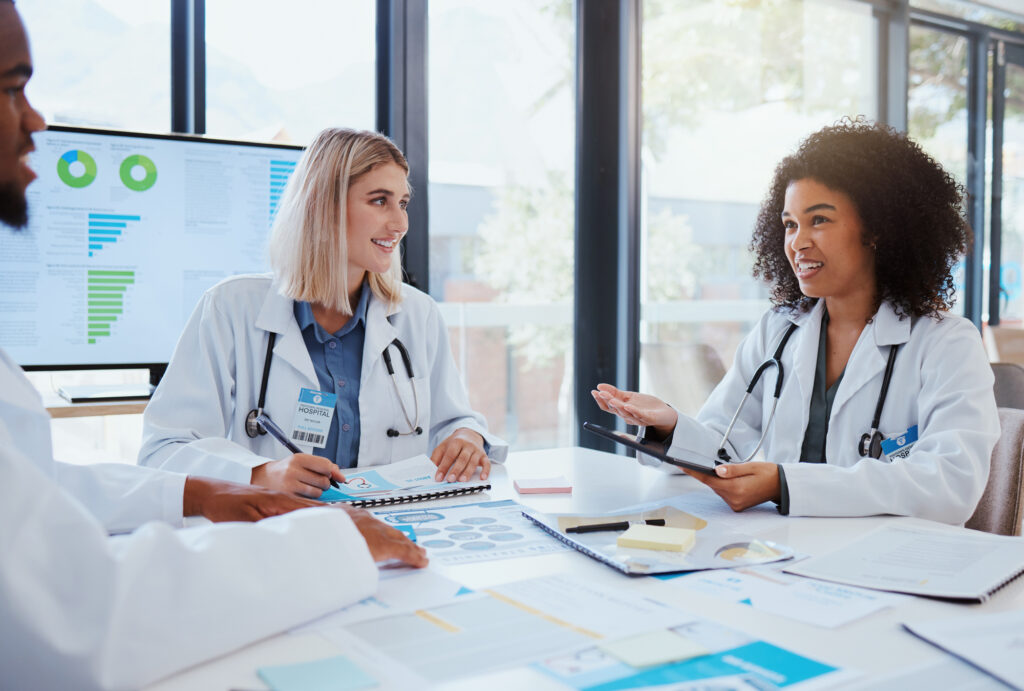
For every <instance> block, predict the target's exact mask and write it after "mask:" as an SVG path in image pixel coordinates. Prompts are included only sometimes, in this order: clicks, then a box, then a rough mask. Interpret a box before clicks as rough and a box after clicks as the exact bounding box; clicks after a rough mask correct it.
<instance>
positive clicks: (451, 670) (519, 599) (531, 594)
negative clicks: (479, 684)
mask: <svg viewBox="0 0 1024 691" xmlns="http://www.w3.org/2000/svg"><path fill="white" fill-rule="evenodd" d="M688 617H689V615H687V614H686V613H685V612H681V611H680V610H678V609H673V608H671V607H669V606H668V605H665V604H663V603H660V602H656V601H653V600H650V599H648V598H645V597H642V596H638V595H634V594H632V593H629V592H620V591H618V590H613V589H610V588H600V587H598V586H595V585H593V584H591V583H588V582H587V581H585V580H584V579H579V578H572V577H569V576H554V577H549V578H537V579H531V580H530V581H524V582H521V583H511V584H506V585H502V586H498V587H496V588H493V589H490V590H481V591H477V592H475V593H472V594H468V595H463V596H460V597H457V598H454V599H452V600H450V601H449V602H448V603H446V604H442V605H438V606H434V607H429V608H418V609H416V610H415V611H412V612H403V613H394V614H386V615H384V616H380V617H377V618H373V619H369V620H365V621H360V622H355V623H353V624H350V625H347V626H345V627H332V628H330V629H325V630H323V631H322V635H323V636H324V637H326V638H327V639H328V640H331V641H333V642H335V643H336V644H338V645H339V646H341V647H342V649H344V650H346V651H348V650H350V649H351V648H350V646H351V645H352V644H353V641H360V642H361V644H362V645H363V646H371V647H372V648H373V649H375V650H376V651H378V652H379V653H380V654H382V655H384V656H386V657H387V658H389V659H390V660H391V661H392V662H391V664H392V665H394V666H396V667H397V666H405V667H407V668H408V670H409V671H410V672H412V673H414V674H416V675H418V676H420V677H423V678H424V679H427V680H429V681H431V682H439V681H444V680H450V679H454V678H458V677H460V676H472V675H477V674H483V673H486V672H492V671H495V670H498V669H503V668H510V667H519V666H522V665H526V664H529V663H531V662H533V661H535V660H538V659H540V658H542V657H544V656H545V655H551V654H557V653H559V652H563V651H569V650H573V649H577V648H579V647H580V646H585V645H593V644H594V643H595V642H598V641H601V640H604V639H605V638H608V637H611V636H620V635H628V634H629V633H630V632H639V631H649V630H652V629H656V628H661V627H665V625H666V624H665V622H668V623H670V624H678V623H679V622H682V621H686V620H687V619H688Z"/></svg>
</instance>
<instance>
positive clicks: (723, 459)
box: [718, 324, 899, 463]
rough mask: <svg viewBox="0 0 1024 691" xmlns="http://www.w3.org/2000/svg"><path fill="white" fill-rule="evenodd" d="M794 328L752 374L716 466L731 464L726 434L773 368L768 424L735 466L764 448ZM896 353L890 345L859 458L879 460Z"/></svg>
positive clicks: (896, 347)
mask: <svg viewBox="0 0 1024 691" xmlns="http://www.w3.org/2000/svg"><path fill="white" fill-rule="evenodd" d="M796 329H797V325H796V324H790V325H789V328H788V329H787V330H786V333H785V335H783V337H782V340H781V341H780V342H779V347H778V348H776V349H775V353H774V354H773V355H772V356H771V357H770V358H768V359H767V360H765V361H764V362H762V363H761V366H760V367H758V368H757V371H755V372H754V376H753V377H751V378H750V384H749V385H748V386H747V390H746V391H745V392H744V394H743V398H742V399H740V403H739V405H738V406H736V412H735V413H734V414H733V416H732V420H731V421H730V422H729V426H728V427H727V428H726V429H725V434H723V435H722V441H721V442H720V443H719V445H718V447H719V448H718V462H720V463H728V462H731V461H732V457H731V456H729V452H728V451H726V450H725V444H726V442H727V441H728V440H729V434H730V433H731V432H732V428H733V427H734V426H735V425H736V420H738V419H739V417H740V412H741V411H742V410H743V406H744V405H745V404H746V402H747V399H748V398H750V395H751V394H752V393H753V392H754V387H756V386H757V382H758V381H760V379H761V375H763V374H764V372H765V370H767V369H768V368H769V367H775V369H776V372H777V376H776V377H775V391H774V392H773V394H772V399H773V400H772V411H771V413H769V415H768V423H767V424H766V425H765V426H764V429H763V430H762V432H761V438H760V439H759V440H758V442H757V446H756V447H754V450H753V452H751V454H750V455H749V456H747V457H746V458H744V459H743V460H742V461H738V462H739V463H746V462H747V461H749V460H750V459H752V458H753V457H754V456H756V455H757V452H758V451H760V450H761V446H762V445H763V444H764V439H765V436H767V434H768V430H769V429H770V428H771V426H772V420H774V419H775V409H776V408H777V407H778V405H779V395H780V394H781V393H782V378H783V377H782V352H783V350H784V349H785V348H786V343H787V342H788V341H789V337H790V336H792V335H793V332H794V331H796ZM898 350H899V344H893V345H891V346H889V360H888V362H886V365H885V374H884V375H883V376H882V390H881V391H880V392H879V393H878V402H877V403H876V404H875V415H874V417H873V418H872V419H871V431H870V432H865V433H864V434H863V435H861V438H860V440H859V441H858V443H857V452H858V453H860V455H861V457H871V458H876V459H877V458H881V457H882V440H883V437H882V433H881V432H879V431H878V423H879V422H880V421H881V419H882V407H883V406H884V405H885V399H886V396H888V394H889V383H890V382H891V381H892V373H893V370H894V369H895V367H896V352H897V351H898Z"/></svg>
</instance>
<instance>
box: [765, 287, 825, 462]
mask: <svg viewBox="0 0 1024 691" xmlns="http://www.w3.org/2000/svg"><path fill="white" fill-rule="evenodd" d="M823 310H824V302H823V301H822V300H819V301H818V303H817V304H816V305H815V306H814V307H812V308H811V309H810V311H808V312H802V313H799V314H795V315H792V316H790V317H789V321H790V322H792V323H794V324H796V325H797V326H798V327H799V328H798V329H797V330H796V332H795V333H794V334H793V336H792V337H791V338H790V340H789V343H788V344H787V345H786V349H785V350H784V351H783V353H782V366H783V368H784V371H783V383H782V393H781V394H780V395H779V408H778V410H777V411H776V413H775V415H776V418H775V422H774V423H773V424H772V427H771V430H770V431H769V438H770V445H769V447H768V448H769V449H770V450H771V458H770V460H772V461H775V462H778V461H780V460H782V459H789V458H797V457H799V455H800V446H799V444H800V441H799V440H801V439H802V438H803V430H804V429H806V427H807V416H808V415H809V411H808V405H807V404H808V401H810V400H811V389H812V388H813V387H814V364H815V362H816V361H817V357H818V334H819V333H820V332H821V314H822V311H823ZM786 328H787V329H788V328H789V326H788V325H787V326H786ZM784 333H785V330H783V331H782V332H780V333H779V335H778V336H777V337H776V339H775V341H773V342H772V343H769V344H768V347H769V351H768V352H766V353H765V355H764V357H765V359H766V360H767V359H768V358H769V357H771V356H772V355H774V354H775V349H776V348H778V347H779V340H780V339H781V338H782V335H783V334H784ZM769 372H770V370H769ZM766 379H768V381H767V382H766V386H771V387H774V385H775V378H774V375H772V374H768V375H767V376H766ZM793 382H796V384H795V385H794V383H793ZM770 396H771V391H766V393H765V394H764V399H763V400H764V402H765V408H764V411H765V412H764V415H765V418H764V420H762V424H765V423H766V422H767V416H768V413H769V411H770V410H771V403H770V401H771V399H770ZM794 444H795V445H796V446H795V447H794Z"/></svg>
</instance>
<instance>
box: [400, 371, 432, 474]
mask: <svg viewBox="0 0 1024 691" xmlns="http://www.w3.org/2000/svg"><path fill="white" fill-rule="evenodd" d="M429 386H430V382H429V381H428V380H427V379H426V378H424V377H414V378H413V379H412V380H411V381H407V383H406V386H402V385H401V384H399V387H398V392H397V393H396V394H394V395H393V396H392V399H393V408H394V412H393V415H392V420H393V424H392V429H394V430H397V431H398V436H394V437H392V438H391V462H395V461H401V460H404V459H406V458H409V457H410V456H415V455H417V454H421V453H427V454H429V453H430V449H429V448H427V447H428V445H429V439H430V389H429ZM417 427H418V428H420V429H421V430H423V431H422V433H421V434H416V432H415V430H416V428H417Z"/></svg>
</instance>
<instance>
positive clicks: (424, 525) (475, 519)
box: [373, 499, 569, 565]
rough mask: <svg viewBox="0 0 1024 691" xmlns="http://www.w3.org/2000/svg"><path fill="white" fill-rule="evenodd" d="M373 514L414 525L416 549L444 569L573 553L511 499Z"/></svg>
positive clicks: (390, 521)
mask: <svg viewBox="0 0 1024 691" xmlns="http://www.w3.org/2000/svg"><path fill="white" fill-rule="evenodd" d="M373 513H374V515H375V516H377V517H378V518H380V519H381V520H383V521H384V522H385V523H390V524H391V525H411V526H412V527H413V529H414V530H415V531H416V542H417V544H419V545H420V546H421V547H423V548H425V549H426V550H427V552H428V553H429V556H430V559H431V560H432V561H436V562H439V563H441V564H449V565H450V564H471V563H474V562H480V561H492V560H495V559H512V558H515V557H528V556H533V555H538V554H552V553H555V552H562V551H565V550H567V549H569V548H568V547H566V546H565V545H563V544H562V543H561V542H559V541H558V540H555V539H554V538H552V537H551V536H550V535H548V534H547V533H545V532H544V531H543V530H541V529H540V528H538V527H537V526H536V525H534V524H533V523H532V522H530V521H529V520H527V519H526V518H523V515H522V507H521V506H520V505H519V504H517V503H516V502H514V501H512V500H510V499H507V500H504V501H487V502H477V503H474V504H459V505H457V506H443V507H439V508H435V507H432V506H430V507H427V506H424V507H414V506H410V507H406V508H401V509H387V510H383V511H374V512H373Z"/></svg>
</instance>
